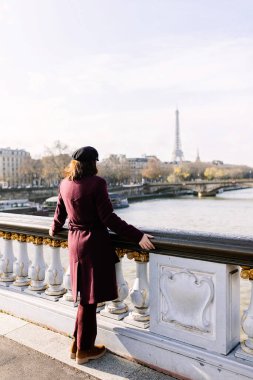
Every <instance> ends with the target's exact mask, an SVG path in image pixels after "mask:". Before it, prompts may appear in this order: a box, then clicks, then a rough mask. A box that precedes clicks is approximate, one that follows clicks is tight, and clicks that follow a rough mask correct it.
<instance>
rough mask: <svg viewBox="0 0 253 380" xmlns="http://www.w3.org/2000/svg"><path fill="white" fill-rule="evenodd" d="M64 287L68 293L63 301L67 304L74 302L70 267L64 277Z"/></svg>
mask: <svg viewBox="0 0 253 380" xmlns="http://www.w3.org/2000/svg"><path fill="white" fill-rule="evenodd" d="M63 286H64V288H65V289H66V293H65V294H64V296H63V300H64V301H67V302H74V299H73V294H72V289H71V279H70V266H68V269H67V270H66V272H65V274H64V276H63Z"/></svg>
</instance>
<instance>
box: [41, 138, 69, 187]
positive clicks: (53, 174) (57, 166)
mask: <svg viewBox="0 0 253 380" xmlns="http://www.w3.org/2000/svg"><path fill="white" fill-rule="evenodd" d="M70 160H71V156H70V154H69V148H68V146H67V145H66V144H63V143H62V142H60V141H59V140H58V141H55V143H54V145H53V147H51V148H49V147H47V148H46V155H45V156H44V157H42V167H43V171H42V174H43V179H44V181H45V183H46V184H47V185H57V184H58V183H59V182H60V180H61V179H62V177H63V171H64V168H65V167H66V166H67V165H68V163H69V162H70Z"/></svg>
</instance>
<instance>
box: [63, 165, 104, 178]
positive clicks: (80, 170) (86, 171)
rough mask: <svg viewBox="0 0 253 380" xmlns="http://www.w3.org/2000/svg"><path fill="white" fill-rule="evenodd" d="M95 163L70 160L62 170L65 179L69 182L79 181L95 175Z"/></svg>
mask: <svg viewBox="0 0 253 380" xmlns="http://www.w3.org/2000/svg"><path fill="white" fill-rule="evenodd" d="M97 172H98V170H97V166H96V161H76V160H71V161H70V163H69V165H68V166H67V167H66V168H65V170H64V175H65V178H67V179H69V180H70V181H75V180H79V179H82V178H85V177H89V176H92V175H95V174H97Z"/></svg>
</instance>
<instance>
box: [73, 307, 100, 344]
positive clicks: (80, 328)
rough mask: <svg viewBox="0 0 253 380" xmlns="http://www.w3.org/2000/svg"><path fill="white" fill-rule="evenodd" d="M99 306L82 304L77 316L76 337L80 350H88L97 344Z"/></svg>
mask: <svg viewBox="0 0 253 380" xmlns="http://www.w3.org/2000/svg"><path fill="white" fill-rule="evenodd" d="M96 310H97V304H96V303H94V304H82V303H81V301H80V304H79V306H78V310H77V315H76V324H75V330H74V334H73V335H74V337H75V338H76V342H77V348H78V350H88V349H89V348H92V347H93V346H94V344H95V340H96V336H97V315H96Z"/></svg>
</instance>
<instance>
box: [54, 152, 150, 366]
mask: <svg viewBox="0 0 253 380" xmlns="http://www.w3.org/2000/svg"><path fill="white" fill-rule="evenodd" d="M72 158H73V160H72V161H71V162H70V164H69V166H68V167H67V169H66V170H65V178H64V179H63V181H62V182H61V184H60V189H59V195H58V202H57V206H56V210H55V214H54V220H53V224H52V226H51V228H50V230H49V234H50V235H51V236H54V235H55V234H57V233H58V232H59V231H60V230H61V229H62V226H63V225H64V223H65V221H66V218H67V217H68V222H69V223H68V225H69V234H68V247H69V256H70V273H71V285H72V292H73V298H74V301H75V302H76V301H77V292H78V291H79V292H80V304H79V306H78V310H77V316H76V323H75V330H74V334H73V335H74V341H73V343H72V346H71V358H76V361H77V363H78V364H82V363H86V362H87V361H88V360H90V359H96V358H99V357H101V356H102V355H103V354H104V353H105V347H104V346H96V345H95V339H96V335H97V321H96V308H97V303H99V302H103V301H110V300H114V299H116V298H117V297H118V294H117V284H116V274H115V263H116V262H118V261H119V260H118V257H117V255H116V253H115V249H114V248H113V246H112V243H111V240H110V236H109V232H108V230H107V227H108V228H110V229H111V230H112V231H114V232H116V233H117V234H120V235H122V236H123V237H125V238H127V239H129V240H131V241H133V242H136V243H139V245H140V246H141V248H143V249H154V246H153V244H152V243H151V241H150V240H149V238H152V236H151V235H147V234H144V233H143V232H141V231H139V230H138V229H137V228H135V227H133V226H131V225H129V224H127V223H126V222H125V221H123V220H121V219H120V218H119V217H118V216H117V215H116V214H115V213H114V212H113V208H112V204H111V202H110V199H109V196H108V192H107V186H106V182H105V180H104V179H103V178H101V177H99V176H97V175H96V174H97V167H96V161H98V152H97V151H96V149H94V148H93V147H90V146H86V147H83V148H80V149H78V150H76V151H75V152H74V153H73V155H72Z"/></svg>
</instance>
